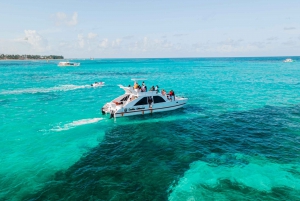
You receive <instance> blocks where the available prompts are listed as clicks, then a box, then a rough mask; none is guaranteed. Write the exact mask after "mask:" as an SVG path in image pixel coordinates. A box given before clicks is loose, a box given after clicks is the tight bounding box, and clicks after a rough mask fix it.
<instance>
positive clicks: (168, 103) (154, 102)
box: [102, 79, 188, 118]
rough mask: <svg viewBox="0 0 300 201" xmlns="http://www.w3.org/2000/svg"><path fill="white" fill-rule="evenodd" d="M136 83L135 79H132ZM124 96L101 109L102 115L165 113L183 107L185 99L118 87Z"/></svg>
mask: <svg viewBox="0 0 300 201" xmlns="http://www.w3.org/2000/svg"><path fill="white" fill-rule="evenodd" d="M133 80H134V81H135V83H136V80H137V79H133ZM119 87H120V88H121V89H123V90H124V91H125V94H123V95H121V96H119V97H117V98H115V99H114V100H112V101H111V102H109V103H106V104H105V105H104V106H103V107H102V114H110V117H111V118H112V117H115V118H116V117H125V116H133V115H144V114H151V113H155V112H165V111H170V110H175V109H178V108H181V107H183V106H184V105H185V104H186V103H187V100H188V99H187V98H184V97H178V96H175V94H173V95H172V94H171V95H169V94H166V93H161V92H158V91H148V92H142V91H140V90H137V89H134V88H133V87H124V86H123V85H119Z"/></svg>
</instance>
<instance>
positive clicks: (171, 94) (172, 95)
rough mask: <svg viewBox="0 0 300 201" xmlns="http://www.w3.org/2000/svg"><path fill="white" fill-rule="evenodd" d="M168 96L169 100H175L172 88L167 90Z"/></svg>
mask: <svg viewBox="0 0 300 201" xmlns="http://www.w3.org/2000/svg"><path fill="white" fill-rule="evenodd" d="M169 96H170V100H171V101H173V98H174V101H175V93H174V91H173V90H171V91H170V92H169Z"/></svg>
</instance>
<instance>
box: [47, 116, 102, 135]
mask: <svg viewBox="0 0 300 201" xmlns="http://www.w3.org/2000/svg"><path fill="white" fill-rule="evenodd" d="M102 119H103V118H92V119H81V120H77V121H73V122H72V123H68V124H65V125H63V126H56V127H55V128H52V129H50V130H51V131H56V132H60V131H66V130H70V129H72V128H75V127H77V126H82V125H86V124H93V123H97V122H98V121H101V120H102Z"/></svg>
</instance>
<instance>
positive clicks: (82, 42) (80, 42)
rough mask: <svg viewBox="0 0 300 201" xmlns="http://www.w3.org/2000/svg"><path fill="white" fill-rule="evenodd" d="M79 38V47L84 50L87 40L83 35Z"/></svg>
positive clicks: (79, 35)
mask: <svg viewBox="0 0 300 201" xmlns="http://www.w3.org/2000/svg"><path fill="white" fill-rule="evenodd" d="M77 38H78V45H79V47H80V48H83V47H84V45H85V40H84V37H83V35H82V34H78V36H77Z"/></svg>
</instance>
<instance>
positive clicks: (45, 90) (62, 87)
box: [0, 84, 91, 95]
mask: <svg viewBox="0 0 300 201" xmlns="http://www.w3.org/2000/svg"><path fill="white" fill-rule="evenodd" d="M84 88H91V86H90V85H72V84H69V85H59V86H56V87H50V88H28V89H16V90H5V91H2V92H0V94H3V95H5V94H36V93H49V92H55V91H71V90H76V89H84Z"/></svg>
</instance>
